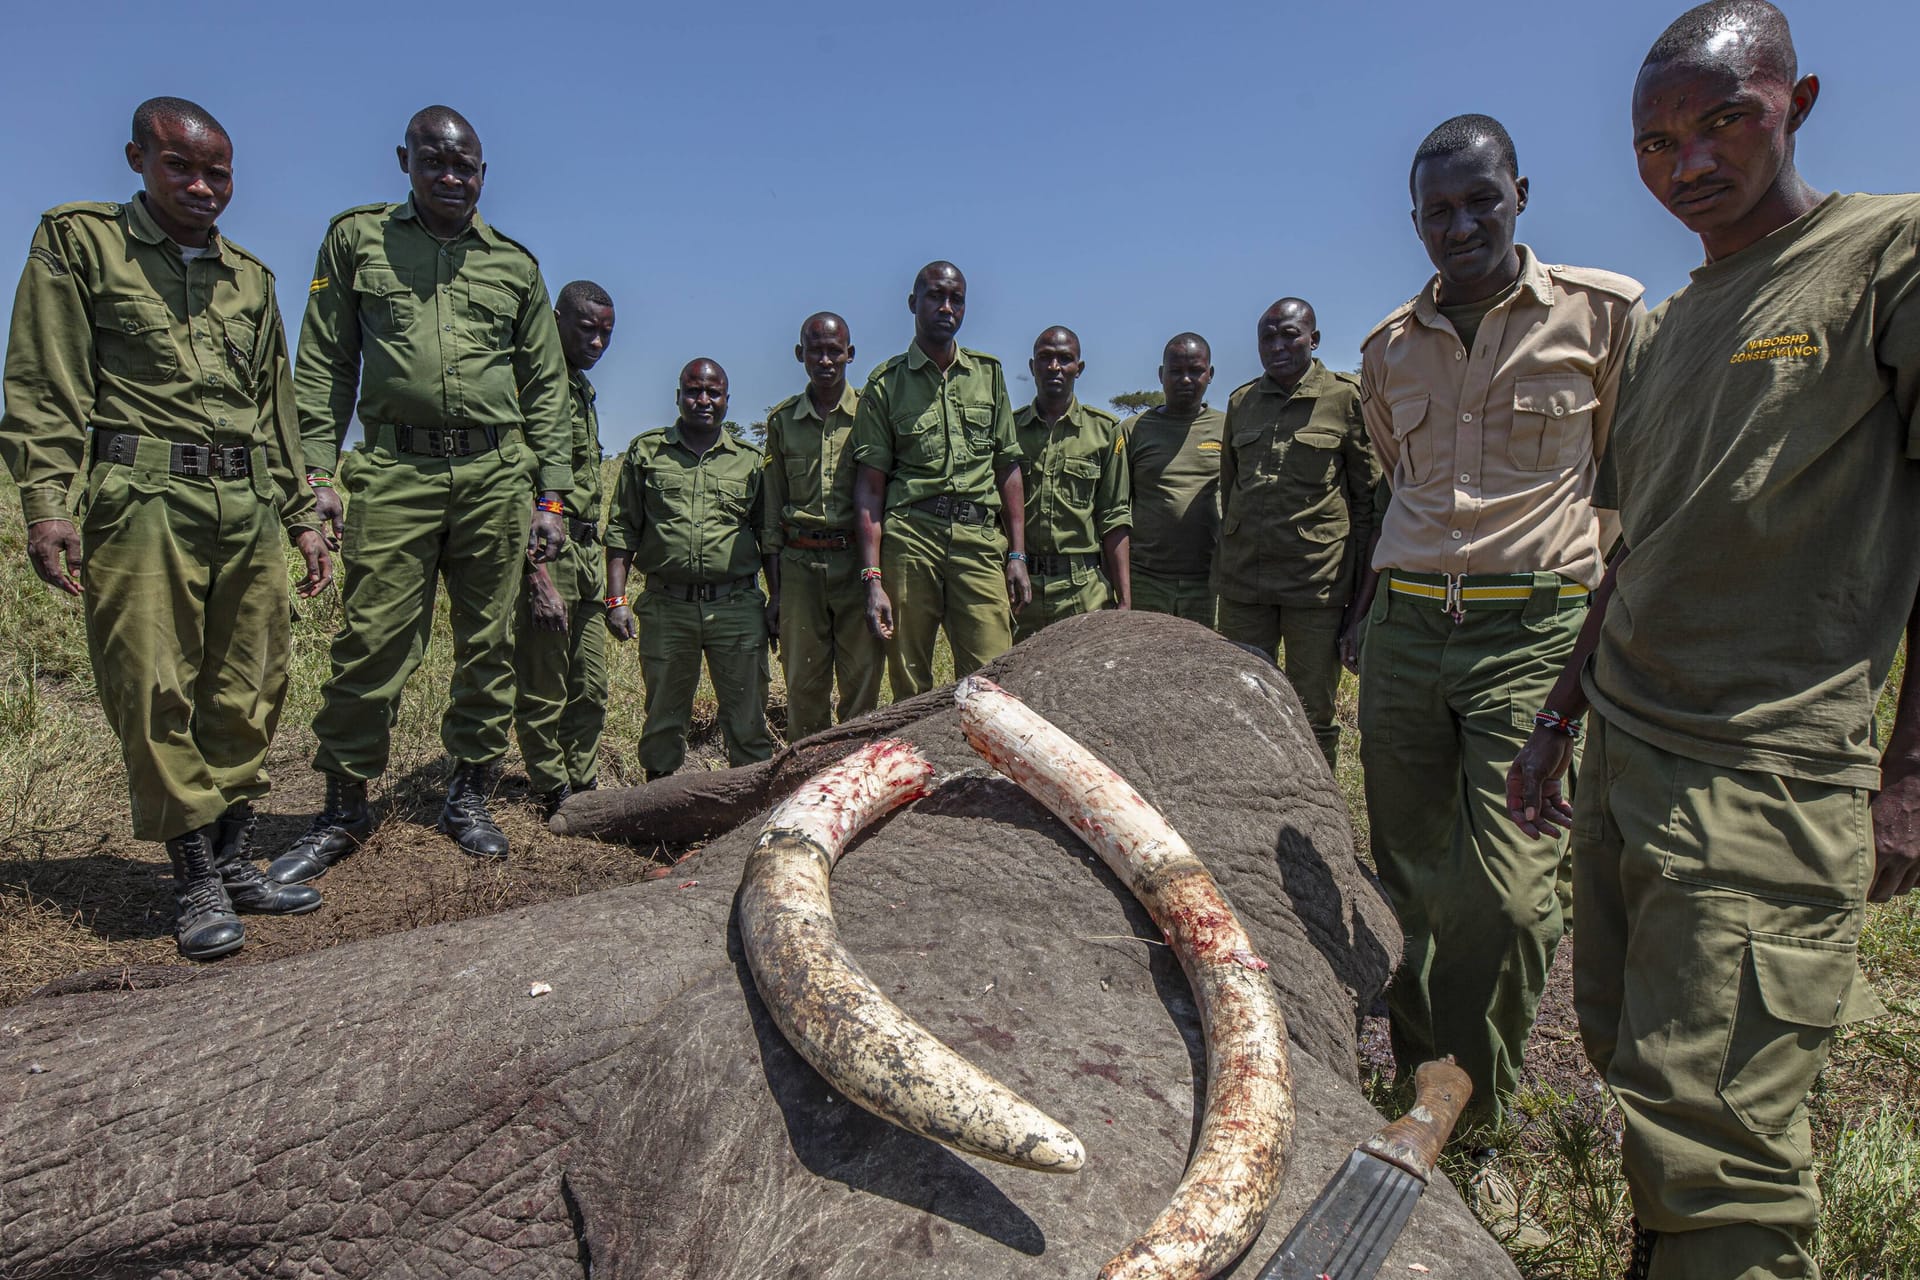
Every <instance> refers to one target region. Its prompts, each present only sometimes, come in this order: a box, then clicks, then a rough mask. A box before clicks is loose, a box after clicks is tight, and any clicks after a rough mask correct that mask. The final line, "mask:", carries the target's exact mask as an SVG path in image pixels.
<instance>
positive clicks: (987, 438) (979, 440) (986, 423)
mask: <svg viewBox="0 0 1920 1280" xmlns="http://www.w3.org/2000/svg"><path fill="white" fill-rule="evenodd" d="M993 417H994V414H993V407H992V406H991V405H989V406H986V407H981V408H972V409H965V410H962V411H961V414H960V422H961V430H962V431H963V432H964V433H965V435H966V437H967V448H968V449H970V450H972V451H973V456H974V457H976V458H991V457H992V456H993Z"/></svg>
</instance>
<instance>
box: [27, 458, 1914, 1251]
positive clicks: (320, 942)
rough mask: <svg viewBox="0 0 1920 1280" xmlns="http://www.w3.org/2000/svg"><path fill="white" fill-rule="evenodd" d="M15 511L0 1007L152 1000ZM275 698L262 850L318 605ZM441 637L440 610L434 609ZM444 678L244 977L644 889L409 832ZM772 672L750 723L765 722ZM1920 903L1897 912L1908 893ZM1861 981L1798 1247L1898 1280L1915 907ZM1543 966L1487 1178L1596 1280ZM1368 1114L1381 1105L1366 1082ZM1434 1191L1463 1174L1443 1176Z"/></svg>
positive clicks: (1907, 1209) (323, 632)
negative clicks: (415, 935)
mask: <svg viewBox="0 0 1920 1280" xmlns="http://www.w3.org/2000/svg"><path fill="white" fill-rule="evenodd" d="M24 542H25V539H24V531H23V529H22V527H21V523H20V515H19V502H18V496H17V494H16V493H15V492H14V490H13V487H12V486H11V484H8V483H5V482H0V1006H5V1005H8V1004H14V1003H17V1002H19V1001H21V1000H25V999H30V998H33V996H34V994H35V993H36V991H40V990H42V989H43V988H44V989H52V990H69V989H76V988H79V987H96V988H97V987H108V988H111V987H122V986H142V985H153V984H157V983H161V982H164V981H166V980H167V977H168V975H169V972H170V971H177V968H178V965H179V964H180V963H181V962H179V961H178V959H177V957H176V956H175V954H174V947H173V939H172V934H171V916H170V905H169V904H170V888H171V881H170V879H169V878H168V875H167V871H166V859H165V856H164V854H163V852H162V851H161V850H160V848H159V847H158V846H155V845H149V844H145V843H141V842H137V841H134V840H132V839H131V837H130V834H129V830H128V825H127V818H126V791H125V784H124V782H123V779H122V776H121V770H120V763H119V757H118V751H117V748H116V746H115V744H114V742H113V740H112V737H111V735H110V734H108V732H107V730H106V727H105V724H104V722H103V721H102V719H101V716H100V713H99V710H98V708H97V706H96V705H95V703H94V700H93V688H92V683H91V676H90V672H89V668H88V662H87V654H86V641H85V636H84V633H83V629H82V627H81V622H80V615H79V610H78V607H77V605H75V604H73V603H72V602H69V601H67V600H66V599H64V598H63V597H58V596H56V595H55V594H54V593H53V592H51V591H49V590H48V589H46V588H45V587H43V586H42V585H41V584H40V583H39V582H38V580H37V579H35V578H34V576H33V574H32V572H31V570H30V569H29V568H28V567H27V563H26V557H25V553H24ZM300 612H301V615H302V616H301V617H300V620H299V622H298V624H297V625H296V628H295V632H294V637H295V638H294V653H293V692H292V695H291V697H290V699H289V702H288V706H287V708H286V713H285V717H284V720H283V723H282V728H281V732H280V737H279V741H278V743H277V745H276V747H275V750H274V753H273V757H272V768H273V775H274V780H275V790H274V793H273V795H272V797H271V798H270V799H269V801H268V803H267V804H266V806H265V813H266V814H267V819H266V821H265V822H263V824H262V835H263V839H264V842H265V843H266V845H267V846H268V847H269V848H270V849H271V848H276V847H277V846H279V845H280V844H283V843H284V842H285V841H287V840H289V839H291V838H292V837H293V836H294V835H295V834H296V833H297V832H298V831H299V830H300V829H301V827H302V826H303V825H304V823H305V821H306V818H307V816H308V815H310V814H311V813H312V812H313V811H314V809H315V808H316V807H317V805H318V803H319V799H320V786H319V782H318V778H317V776H316V775H315V774H313V773H312V772H311V770H310V769H309V768H308V765H307V762H308V760H309V758H310V757H311V753H312V748H313V739H312V735H311V733H310V732H309V730H308V728H307V725H308V723H309V722H310V721H311V719H312V716H313V712H314V709H315V707H316V704H317V699H318V692H319V686H320V682H321V679H322V678H323V676H324V674H325V671H326V661H327V656H326V646H327V640H328V637H329V636H330V635H331V634H332V632H333V630H334V628H335V626H336V625H337V623H338V621H339V603H338V599H337V596H335V595H334V594H333V593H329V594H328V595H327V596H326V597H323V598H322V599H320V600H318V601H315V602H313V603H312V604H310V605H303V606H302V607H301V610H300ZM440 616H441V617H442V619H444V616H445V612H444V609H442V610H441V615H440ZM613 650H614V651H613V662H612V667H613V694H612V706H611V714H610V717H609V721H608V725H607V738H606V743H607V745H606V748H605V751H604V754H603V773H602V777H603V781H604V782H605V783H606V784H607V785H615V786H618V785H622V784H625V783H630V782H637V781H638V777H637V770H636V769H635V768H634V766H633V765H632V763H631V751H632V745H633V743H634V741H635V739H636V738H637V736H638V733H639V727H640V684H639V662H638V658H637V655H636V654H635V653H634V650H633V648H632V646H614V647H613ZM451 666H452V658H451V653H450V644H449V640H448V636H447V633H446V628H445V624H444V621H442V622H441V623H440V624H439V625H438V626H437V627H436V629H435V632H434V636H433V642H432V645H431V647H430V649H429V652H428V655H427V658H426V662H425V665H424V667H423V669H422V670H421V671H420V673H419V674H418V675H417V676H416V677H415V678H414V680H413V682H412V685H411V686H410V688H409V690H408V692H407V695H406V701H405V703H404V706H403V710H402V714H401V718H400V723H399V726H398V729H397V733H396V739H395V749H394V759H393V768H392V771H391V772H390V773H389V775H388V777H387V779H386V780H385V782H384V783H383V784H382V785H381V786H380V787H378V788H376V791H375V798H376V801H377V802H379V803H380V804H382V805H383V806H384V809H385V813H386V818H385V821H384V822H383V824H382V826H381V827H380V829H379V831H378V833H377V834H376V836H375V838H374V839H373V841H372V842H371V843H370V844H369V846H368V847H367V848H365V849H363V850H362V851H361V852H360V853H359V854H357V855H356V856H354V857H353V858H350V859H348V860H347V861H346V862H344V863H342V864H341V865H340V866H339V867H338V868H336V869H335V870H334V871H333V872H332V873H330V874H329V875H328V876H327V878H326V879H325V880H324V881H323V882H321V885H320V887H321V889H322V890H323V891H324V893H325V894H326V898H327V906H326V908H325V909H323V910H321V911H319V912H315V913H313V914H312V915H308V916H304V917H298V918H294V919H285V920H274V919H263V918H261V917H250V918H249V919H248V922H247V932H248V943H247V947H246V949H245V950H244V951H242V952H241V953H240V954H239V955H237V956H235V957H233V958H232V959H231V960H228V961H224V962H223V963H227V964H255V963H260V962H262V961H266V960H271V959H274V958H276V957H279V956H284V955H289V954H294V953H298V952H302V951H309V950H314V949H317V948H321V947H328V946H333V945H335V944H337V943H341V942H346V941H351V940H353V939H356V938H362V937H368V936H372V935H376V934H380V933H385V932H390V931H394V930H400V929H409V928H414V927H417V926H419V925H423V924H430V923H437V922H440V921H446V920H454V919H460V918H464V917H470V916H476V915H484V914H488V913H491V912H496V911H500V910H503V909H505V908H508V907H512V906H519V905H524V904H527V903H532V902H539V901H544V900H548V899H554V898H564V897H568V896H571V895H576V894H581V893H587V892H591V891H593V890H596V889H600V888H605V887H608V886H611V885H616V884H621V883H625V882H629V881H632V880H636V879H640V878H643V877H645V876H647V875H649V874H658V873H659V869H660V868H662V867H664V866H665V865H667V864H668V863H669V862H670V861H671V857H672V852H671V851H668V850H659V851H655V853H654V854H653V855H652V856H647V855H646V854H642V853H636V852H635V851H633V850H630V849H627V848H624V847H616V846H609V845H601V844H596V843H593V842H591V841H584V840H570V839H563V838H559V837H554V836H551V835H549V834H547V832H546V831H545V829H544V827H543V826H542V825H541V823H540V821H539V818H538V814H537V813H536V812H535V810H534V809H533V807H532V806H531V805H529V804H527V803H525V802H524V793H525V779H524V777H523V776H518V775H517V774H516V765H517V762H516V761H515V760H513V759H511V758H510V759H509V761H508V769H507V782H506V784H505V786H504V789H503V802H502V803H500V804H498V805H497V806H496V809H495V812H496V814H497V815H498V816H499V817H500V818H501V820H502V825H503V826H504V827H505V828H506V830H507V832H508V834H509V835H510V836H511V837H512V839H513V841H514V851H515V852H514V857H513V859H512V861H511V862H510V863H509V864H508V865H507V866H505V867H494V866H488V865H482V864H480V863H477V862H475V861H474V860H473V859H470V858H467V857H465V856H463V855H461V854H459V853H458V852H456V851H454V850H453V848H452V846H451V845H450V844H449V843H448V842H447V841H446V840H445V839H444V838H443V837H441V836H439V835H438V834H436V833H435V832H434V831H433V830H432V822H433V819H434V816H435V814H436V813H437V810H438V806H439V802H440V795H441V791H442V788H443V787H444V781H445V776H446V771H447V762H446V759H445V755H444V753H443V752H442V750H441V747H440V743H439V737H438V725H439V714H440V709H441V705H442V702H443V699H444V697H445V691H446V688H447V681H448V676H449V673H450V670H451ZM781 697H782V695H781V693H780V690H779V681H778V670H777V666H776V674H775V693H774V707H773V719H774V723H775V727H776V729H778V728H779V727H780V725H781V723H782V712H783V707H782V705H781ZM1353 710H1354V708H1353V691H1352V687H1351V681H1349V687H1348V688H1347V690H1346V692H1345V703H1344V706H1343V710H1342V714H1343V716H1344V718H1345V719H1346V723H1347V729H1348V741H1347V743H1346V744H1345V746H1344V748H1343V751H1342V757H1341V758H1342V769H1341V776H1340V781H1341V784H1342V787H1343V788H1344V790H1345V793H1346V796H1347V799H1348V801H1349V807H1350V809H1351V810H1352V812H1353V814H1354V820H1355V828H1356V830H1355V834H1356V843H1357V846H1358V847H1359V848H1361V849H1363V850H1364V849H1365V847H1366V845H1365V810H1364V806H1363V805H1362V804H1361V802H1360V779H1359V770H1358V763H1357V762H1358V755H1359V753H1358V751H1357V741H1356V740H1355V738H1354V735H1353V732H1352V730H1353ZM712 713H713V705H712V699H711V694H710V691H708V690H706V689H705V688H704V687H703V689H702V692H701V697H700V702H699V710H698V712H697V715H696V725H695V742H694V754H693V758H692V759H691V760H690V762H689V765H688V767H690V768H697V767H711V766H714V765H717V764H719V763H721V760H720V756H719V752H718V749H717V746H718V744H717V741H716V737H717V735H716V733H715V730H714V727H713V723H712ZM1916 896H1920V895H1916ZM1862 956H1863V963H1864V965H1865V967H1866V969H1867V972H1868V974H1869V976H1870V977H1871V978H1872V979H1873V981H1874V984H1875V986H1876V988H1877V989H1878V991H1879V993H1880V995H1881V997H1882V999H1883V1000H1884V1001H1885V1002H1886V1003H1887V1005H1888V1007H1889V1009H1890V1010H1891V1012H1890V1013H1889V1014H1888V1016H1887V1017H1886V1018H1884V1019H1881V1020H1879V1021H1877V1022H1873V1023H1868V1024H1865V1025H1862V1026H1857V1027H1852V1028H1849V1029H1848V1030H1847V1031H1845V1032H1844V1033H1843V1034H1842V1035H1841V1037H1840V1041H1839V1046H1838V1049H1837V1051H1836V1053H1835V1055H1834V1060H1833V1063H1832V1065H1831V1066H1830V1067H1829V1068H1828V1070H1827V1072H1826V1073H1825V1075H1824V1076H1823V1077H1822V1078H1821V1081H1820V1084H1819V1086H1818V1088H1817V1089H1816V1092H1815V1096H1814V1102H1813V1108H1814V1122H1815V1128H1816V1131H1817V1134H1818V1141H1819V1151H1820V1160H1821V1176H1822V1179H1823V1182H1824V1184H1825V1189H1826V1196H1827V1204H1826V1215H1825V1220H1824V1232H1823V1242H1822V1252H1823V1261H1824V1264H1825V1266H1826V1268H1827V1274H1828V1275H1829V1276H1830V1277H1834V1278H1835V1280H1920V1138H1917V1136H1916V1134H1917V1132H1920V902H1916V901H1915V899H1914V898H1912V897H1910V898H1908V899H1906V900H1904V901H1902V902H1899V903H1896V904H1893V905H1890V906H1886V907H1877V908H1874V909H1873V910H1872V911H1871V912H1870V921H1869V925H1868V930H1867V936H1866V939H1865V942H1864V943H1863V946H1862ZM1567 958H1568V956H1567V948H1563V949H1562V955H1561V960H1560V964H1559V965H1558V966H1557V967H1556V977H1555V983H1554V988H1553V990H1551V991H1550V992H1549V995H1548V999H1547V1001H1546V1005H1545V1007H1544V1008H1543V1011H1542V1017H1541V1021H1540V1025H1539V1027H1538V1028H1537V1029H1536V1031H1535V1034H1534V1039H1533V1041H1532V1044H1531V1046H1530V1048H1529V1062H1530V1066H1529V1072H1528V1082H1527V1085H1526V1088H1525V1091H1524V1093H1523V1096H1522V1097H1521V1099H1520V1102H1519V1106H1518V1108H1517V1111H1518V1117H1519V1118H1518V1119H1517V1120H1515V1121H1514V1122H1513V1123H1512V1124H1511V1125H1510V1126H1509V1127H1508V1128H1507V1129H1506V1130H1504V1131H1503V1132H1502V1133H1500V1134H1498V1135H1497V1136H1496V1138H1495V1140H1494V1143H1495V1146H1496V1148H1497V1149H1498V1153H1499V1154H1498V1156H1497V1157H1496V1159H1497V1164H1498V1167H1499V1168H1500V1169H1501V1170H1502V1171H1503V1172H1505V1173H1506V1174H1507V1176H1508V1177H1509V1178H1510V1179H1511V1181H1512V1182H1513V1183H1514V1184H1515V1186H1516V1187H1517V1188H1518V1189H1519V1191H1520V1193H1521V1195H1522V1197H1523V1199H1524V1201H1525V1202H1526V1205H1527V1207H1528V1210H1529V1211H1530V1212H1531V1213H1532V1214H1533V1215H1534V1216H1535V1217H1536V1218H1537V1219H1538V1220H1539V1221H1540V1222H1541V1223H1542V1224H1543V1225H1544V1226H1545V1227H1546V1228H1547V1229H1548V1231H1549V1233H1550V1234H1551V1237H1552V1243H1551V1244H1550V1245H1549V1246H1548V1247H1546V1248H1544V1249H1539V1250H1530V1251H1523V1252H1521V1253H1519V1254H1518V1255H1517V1256H1516V1260H1517V1261H1518V1263H1519V1264H1520V1268H1521V1270H1522V1272H1523V1273H1524V1274H1526V1275H1527V1276H1529V1277H1535V1278H1538V1280H1574V1278H1576V1277H1577V1278H1581V1280H1585V1278H1588V1277H1605V1276H1611V1275H1617V1274H1618V1272H1619V1266H1620V1262H1619V1260H1620V1258H1621V1257H1622V1252H1621V1251H1622V1247H1623V1242H1624V1239H1625V1232H1626V1221H1627V1215H1628V1209H1627V1205H1626V1200H1625V1191H1624V1188H1623V1186H1622V1183H1621V1181H1620V1177H1619V1156H1618V1132H1619V1126H1618V1119H1617V1116H1616V1114H1615V1113H1614V1112H1612V1111H1611V1109H1610V1108H1609V1106H1608V1104H1607V1102H1606V1100H1605V1097H1604V1094H1603V1091H1602V1090H1601V1089H1600V1087H1599V1085H1598V1082H1597V1081H1596V1080H1595V1079H1594V1077H1593V1075H1592V1073H1591V1071H1590V1070H1589V1069H1588V1068H1587V1066H1586V1063H1585V1060H1584V1058H1583V1057H1582V1056H1581V1053H1580V1049H1579V1043H1578V1037H1577V1034H1576V1033H1575V1031H1574V1027H1573V1020H1572V1017H1573V1015H1572V1009H1571V1003H1570V998H1569V993H1568V990H1567V980H1566V970H1567V963H1566V962H1567ZM1367 1030H1368V1035H1367V1045H1368V1049H1367V1057H1368V1061H1369V1063H1370V1064H1371V1065H1372V1066H1374V1067H1375V1068H1379V1067H1381V1066H1383V1065H1390V1064H1389V1062H1388V1060H1387V1059H1386V1058H1385V1057H1384V1056H1383V1055H1384V1043H1385V1037H1384V1031H1383V1028H1382V1026H1381V1020H1380V1019H1378V1018H1370V1019H1369V1020H1368V1027H1367ZM1372 1087H1373V1088H1374V1090H1375V1093H1376V1097H1377V1098H1378V1099H1380V1100H1382V1101H1385V1100H1386V1090H1385V1088H1384V1086H1382V1085H1381V1083H1380V1080H1379V1077H1378V1076H1376V1077H1375V1079H1374V1081H1373V1086H1372ZM1453 1172H1454V1173H1455V1174H1456V1176H1463V1175H1464V1173H1465V1170H1464V1169H1463V1168H1460V1167H1456V1168H1454V1170H1453Z"/></svg>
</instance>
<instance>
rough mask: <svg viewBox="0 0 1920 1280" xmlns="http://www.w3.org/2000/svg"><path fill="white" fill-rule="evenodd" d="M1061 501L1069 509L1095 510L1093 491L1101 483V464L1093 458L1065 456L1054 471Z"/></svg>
mask: <svg viewBox="0 0 1920 1280" xmlns="http://www.w3.org/2000/svg"><path fill="white" fill-rule="evenodd" d="M1054 483H1055V484H1057V485H1059V486H1060V490H1059V491H1060V502H1061V504H1062V505H1063V506H1065V507H1067V508H1068V509H1069V510H1072V511H1077V512H1084V513H1086V514H1089V515H1091V514H1092V512H1093V492H1094V489H1095V488H1096V487H1098V485H1099V484H1100V464H1099V462H1098V461H1096V460H1095V459H1093V458H1063V459H1062V460H1061V462H1060V467H1059V470H1058V471H1056V472H1055V473H1054Z"/></svg>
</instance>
